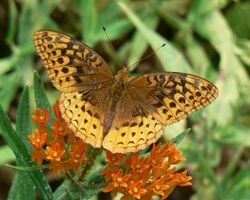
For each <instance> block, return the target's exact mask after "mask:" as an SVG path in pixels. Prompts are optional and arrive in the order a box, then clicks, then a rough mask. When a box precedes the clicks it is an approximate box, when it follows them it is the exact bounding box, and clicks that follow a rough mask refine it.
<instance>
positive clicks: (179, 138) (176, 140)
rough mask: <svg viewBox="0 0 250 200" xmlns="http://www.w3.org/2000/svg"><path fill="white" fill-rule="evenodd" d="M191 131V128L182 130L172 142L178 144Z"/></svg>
mask: <svg viewBox="0 0 250 200" xmlns="http://www.w3.org/2000/svg"><path fill="white" fill-rule="evenodd" d="M190 131H191V128H188V129H186V130H185V131H183V132H181V133H180V134H179V135H177V136H176V137H175V138H173V139H171V143H176V144H177V145H178V144H180V143H181V142H182V141H183V139H184V138H185V137H186V135H187V134H188V133H189V132H190Z"/></svg>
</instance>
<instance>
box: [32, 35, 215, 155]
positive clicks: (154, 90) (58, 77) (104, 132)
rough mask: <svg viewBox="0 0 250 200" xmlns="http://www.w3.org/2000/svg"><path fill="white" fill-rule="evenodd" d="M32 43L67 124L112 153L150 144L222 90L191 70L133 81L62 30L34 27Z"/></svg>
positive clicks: (212, 99)
mask: <svg viewBox="0 0 250 200" xmlns="http://www.w3.org/2000/svg"><path fill="white" fill-rule="evenodd" d="M34 45H35V48H36V51H37V53H38V55H39V56H40V57H41V58H42V60H43V63H44V66H45V68H46V70H47V73H48V75H49V77H50V79H51V81H52V83H53V85H54V86H55V87H56V88H57V89H58V90H59V91H60V92H61V96H60V100H59V108H60V112H61V114H62V117H63V118H64V120H65V121H66V123H67V125H68V126H69V127H70V129H71V130H72V131H73V132H74V133H75V135H76V136H78V137H79V138H81V139H82V140H83V141H84V142H86V143H89V144H91V145H92V146H94V147H104V148H105V149H107V150H109V151H111V152H112V153H127V152H136V151H138V150H141V149H144V148H146V147H147V146H149V145H150V144H152V143H154V142H156V141H157V140H158V139H159V137H160V136H161V135H162V134H163V128H164V127H165V126H166V125H169V124H173V123H175V122H177V121H179V120H181V119H183V118H185V117H187V116H188V115H190V114H191V113H193V112H195V111H197V110H200V109H201V108H204V107H205V106H207V105H208V104H210V103H211V102H212V101H214V100H215V98H216V97H217V95H218V89H217V88H216V86H215V85H214V84H212V83H211V82H210V81H208V80H206V79H203V78H201V77H198V76H195V75H192V74H184V73H179V72H160V73H151V74H145V75H142V76H138V77H136V78H134V79H132V80H130V79H129V77H130V73H129V71H128V68H123V69H121V70H120V71H118V73H117V74H116V75H114V74H113V73H112V71H111V69H110V67H109V66H108V64H107V63H106V62H105V61H104V60H103V59H102V57H101V56H100V55H98V54H97V53H96V52H95V51H94V50H92V49H91V48H90V47H88V46H87V45H86V44H83V43H81V42H79V41H77V40H75V39H74V38H72V37H70V36H68V35H65V34H62V33H58V32H54V31H49V30H40V31H36V32H35V33H34Z"/></svg>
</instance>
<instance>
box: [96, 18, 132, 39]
mask: <svg viewBox="0 0 250 200" xmlns="http://www.w3.org/2000/svg"><path fill="white" fill-rule="evenodd" d="M101 25H102V24H100V25H99V26H98V27H97V32H96V34H95V42H97V41H99V40H104V41H106V40H107V36H106V35H105V33H104V32H103V29H102V27H103V26H104V25H102V26H101ZM105 28H106V30H107V32H108V35H109V38H110V40H115V39H117V38H119V37H121V36H122V35H124V34H126V33H127V32H129V31H130V30H132V28H133V26H132V24H131V22H130V21H129V20H128V19H119V18H118V19H117V20H113V22H112V23H110V24H105Z"/></svg>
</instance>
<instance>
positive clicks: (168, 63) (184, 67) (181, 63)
mask: <svg viewBox="0 0 250 200" xmlns="http://www.w3.org/2000/svg"><path fill="white" fill-rule="evenodd" d="M118 5H119V6H120V7H121V9H122V10H123V11H124V13H125V14H126V15H127V16H128V18H129V19H130V20H131V22H132V23H133V24H134V25H135V27H136V28H137V29H138V30H139V31H140V32H141V34H142V35H143V37H144V38H145V39H146V40H147V42H148V43H149V44H150V46H151V47H152V48H153V49H157V48H159V47H160V46H162V45H163V44H166V46H165V47H164V48H162V49H161V50H159V51H157V52H156V55H157V57H158V58H159V60H160V62H161V63H162V66H163V67H164V69H166V70H168V71H181V72H190V71H191V70H190V66H189V64H188V63H187V61H186V60H185V59H184V57H183V56H182V54H181V53H179V52H178V50H177V49H176V48H175V47H174V46H173V45H172V44H171V43H170V42H169V41H167V40H166V39H165V38H164V37H162V36H161V35H159V34H158V33H156V32H154V31H153V30H151V29H149V28H148V27H147V26H146V25H145V24H144V23H143V22H142V20H141V19H139V18H138V17H137V16H136V14H135V13H134V12H133V11H132V10H131V9H130V8H129V7H128V6H127V5H126V4H125V3H124V2H122V1H118Z"/></svg>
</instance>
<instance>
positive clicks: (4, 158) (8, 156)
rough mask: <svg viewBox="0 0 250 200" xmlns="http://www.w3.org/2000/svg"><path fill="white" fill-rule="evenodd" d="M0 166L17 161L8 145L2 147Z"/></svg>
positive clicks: (0, 149) (0, 148) (0, 150)
mask: <svg viewBox="0 0 250 200" xmlns="http://www.w3.org/2000/svg"><path fill="white" fill-rule="evenodd" d="M0 155H1V156H0V165H1V164H5V163H7V162H10V161H13V160H15V159H16V157H15V154H14V153H13V151H11V149H10V148H9V147H8V146H7V145H3V146H1V147H0Z"/></svg>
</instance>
